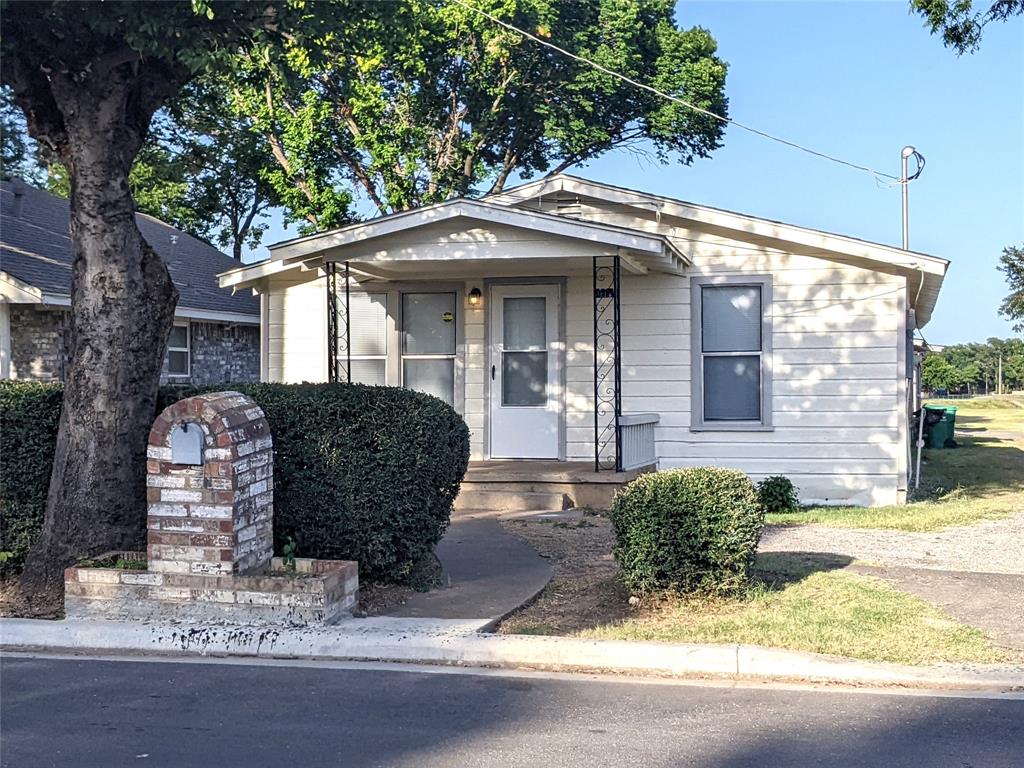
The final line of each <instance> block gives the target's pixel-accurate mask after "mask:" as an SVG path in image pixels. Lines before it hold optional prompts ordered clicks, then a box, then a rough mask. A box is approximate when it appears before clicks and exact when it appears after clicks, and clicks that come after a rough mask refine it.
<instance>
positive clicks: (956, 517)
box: [768, 396, 1024, 531]
mask: <svg viewBox="0 0 1024 768" xmlns="http://www.w3.org/2000/svg"><path fill="white" fill-rule="evenodd" d="M933 402H934V403H935V404H942V405H956V406H957V408H958V411H957V416H956V421H957V433H956V440H957V442H958V443H959V444H960V446H961V447H960V448H955V449H943V450H926V451H925V452H924V460H925V461H924V464H923V470H922V478H921V488H920V489H919V491H918V492H917V493H916V494H915V497H914V498H913V499H912V500H911V501H910V503H908V504H906V505H904V506H889V507H874V508H870V509H867V508H863V507H811V508H808V509H805V510H802V511H800V512H796V513H793V514H785V515H769V516H768V522H769V523H781V524H791V525H792V524H807V523H817V524H820V525H828V526H833V527H836V528H891V529H896V530H901V531H934V530H938V529H941V528H948V527H950V526H954V525H969V524H971V523H976V522H978V521H980V520H991V519H996V518H1001V517H1006V516H1008V515H1010V514H1013V513H1014V512H1017V511H1019V510H1021V509H1024V396H1019V397H1018V396H1012V397H1003V398H975V399H972V400H957V401H953V402H950V401H929V405H930V404H932V403H933Z"/></svg>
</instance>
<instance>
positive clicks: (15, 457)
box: [0, 382, 469, 582]
mask: <svg viewBox="0 0 1024 768" xmlns="http://www.w3.org/2000/svg"><path fill="white" fill-rule="evenodd" d="M225 388H231V389H235V390H239V391H242V392H244V393H245V394H247V395H249V396H250V397H252V398H253V399H254V400H255V401H256V402H257V403H258V404H259V405H260V407H261V408H263V411H264V413H265V414H266V416H267V421H268V423H269V424H270V430H271V435H272V438H273V440H274V544H275V550H276V551H278V552H281V553H282V554H286V555H291V556H292V557H294V555H295V553H296V552H297V551H301V552H302V554H303V556H304V557H316V558H331V559H350V560H356V561H358V562H359V570H360V574H361V575H362V576H363V577H364V578H366V579H368V580H380V581H391V582H394V581H398V582H400V581H403V580H404V579H407V578H408V577H409V574H410V572H411V571H412V570H413V568H414V567H415V565H416V564H417V563H418V562H420V561H421V560H422V559H423V558H424V557H425V556H427V555H429V554H430V553H431V552H432V551H433V548H434V545H435V544H436V543H437V542H438V541H439V540H440V538H441V536H442V535H443V534H444V532H445V530H446V529H447V526H448V520H449V516H450V514H451V508H452V504H453V503H454V501H455V497H456V496H457V495H458V492H459V484H460V483H461V481H462V476H463V475H464V474H465V471H466V467H467V465H468V461H469V431H468V429H467V428H466V425H465V423H464V422H463V421H462V419H461V418H460V417H459V416H458V414H456V413H455V411H454V410H452V408H451V407H450V406H448V405H447V404H446V403H444V402H442V401H441V400H438V399H437V398H434V397H431V396H429V395H424V394H421V393H419V392H413V391H411V390H405V389H398V388H393V387H367V386H362V385H356V384H352V385H349V384H295V385H290V384H246V385H220V386H216V387H203V388H195V387H164V388H162V389H161V391H160V404H159V406H158V407H159V409H161V410H162V409H163V408H165V407H166V406H167V405H170V404H171V403H172V402H175V401H177V400H179V399H181V398H183V397H189V396H191V395H193V394H197V393H199V392H204V391H205V392H211V391H217V390H220V389H225ZM60 402H61V388H60V387H59V386H58V385H44V384H29V383H24V382H0V406H2V416H0V418H2V422H0V423H2V425H3V434H4V450H3V454H2V456H0V503H2V505H3V506H2V509H0V511H2V512H3V516H2V520H3V522H2V523H0V525H2V528H0V530H2V531H3V533H4V537H3V544H2V546H0V549H3V550H7V551H12V552H14V553H15V556H14V557H13V558H12V559H11V561H9V562H8V564H7V567H8V568H11V567H16V566H17V565H19V564H20V562H21V559H23V558H24V553H25V552H26V551H27V548H28V546H29V545H30V544H31V542H32V541H33V539H34V537H35V535H36V534H37V533H38V531H39V528H40V526H41V522H42V515H43V510H44V508H45V502H46V489H47V485H48V481H49V471H50V466H51V464H52V462H53V452H54V447H55V444H56V434H57V420H58V418H59V414H60ZM142 519H143V516H142V515H141V514H140V517H139V520H140V524H141V523H142ZM289 543H291V546H289ZM286 548H287V550H288V551H286Z"/></svg>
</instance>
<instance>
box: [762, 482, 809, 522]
mask: <svg viewBox="0 0 1024 768" xmlns="http://www.w3.org/2000/svg"><path fill="white" fill-rule="evenodd" d="M757 497H758V498H759V499H760V500H761V509H763V510H764V511H765V513H767V514H769V515H771V514H779V513H786V512H797V511H799V510H800V497H799V495H798V494H797V489H796V487H795V486H794V485H793V482H792V481H791V480H790V479H789V478H788V477H783V476H782V475H773V476H772V477H766V478H765V479H764V480H762V481H761V482H759V483H758V484H757Z"/></svg>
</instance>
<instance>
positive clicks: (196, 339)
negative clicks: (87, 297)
mask: <svg viewBox="0 0 1024 768" xmlns="http://www.w3.org/2000/svg"><path fill="white" fill-rule="evenodd" d="M137 220H138V224H139V229H140V230H142V234H143V236H144V237H145V238H146V241H147V242H148V243H149V244H150V245H151V246H153V248H154V249H155V250H156V252H157V253H159V254H160V257H161V258H162V259H163V260H164V263H165V264H166V265H167V268H168V269H169V270H170V273H171V277H172V278H173V280H174V284H175V285H176V286H177V288H178V293H179V298H178V306H177V309H176V310H175V321H174V328H173V329H172V331H171V335H170V338H169V340H168V350H167V355H166V357H165V358H164V368H163V374H162V376H161V380H162V381H164V382H168V381H170V382H180V383H194V384H208V383H216V382H222V381H258V380H259V377H260V327H259V322H260V302H259V299H258V298H256V297H254V296H252V295H250V294H249V293H248V292H239V293H238V294H235V295H232V294H231V292H230V291H228V290H224V289H222V288H220V287H218V285H217V274H218V273H220V272H224V271H225V270H228V269H232V268H234V267H237V266H238V262H237V261H235V260H234V259H232V258H231V257H230V256H226V255H224V254H223V253H221V252H220V251H218V250H217V249H216V248H214V247H213V246H210V245H207V244H206V243H204V242H202V241H201V240H197V239H196V238H194V237H192V236H191V235H187V234H185V233H184V232H182V231H180V230H177V229H175V228H174V227H171V226H169V225H167V224H164V223H163V222H162V221H158V220H157V219H154V218H152V217H151V216H147V215H145V214H138V215H137ZM68 221H69V212H68V201H67V200H65V199H63V198H60V197H56V196H55V195H51V194H49V193H47V192H44V191H42V190H39V189H35V188H34V187H30V186H28V185H27V184H25V183H23V182H21V181H18V180H14V181H3V182H0V378H3V379H23V380H24V379H28V380H32V381H60V380H62V379H63V378H64V367H65V365H66V362H67V330H68V308H69V306H70V304H71V299H70V294H71V261H72V251H71V238H70V237H69V235H68Z"/></svg>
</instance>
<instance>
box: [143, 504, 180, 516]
mask: <svg viewBox="0 0 1024 768" xmlns="http://www.w3.org/2000/svg"><path fill="white" fill-rule="evenodd" d="M149 514H150V515H151V516H153V517H186V516H187V515H188V507H186V506H185V505H184V504H150V505H149Z"/></svg>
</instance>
